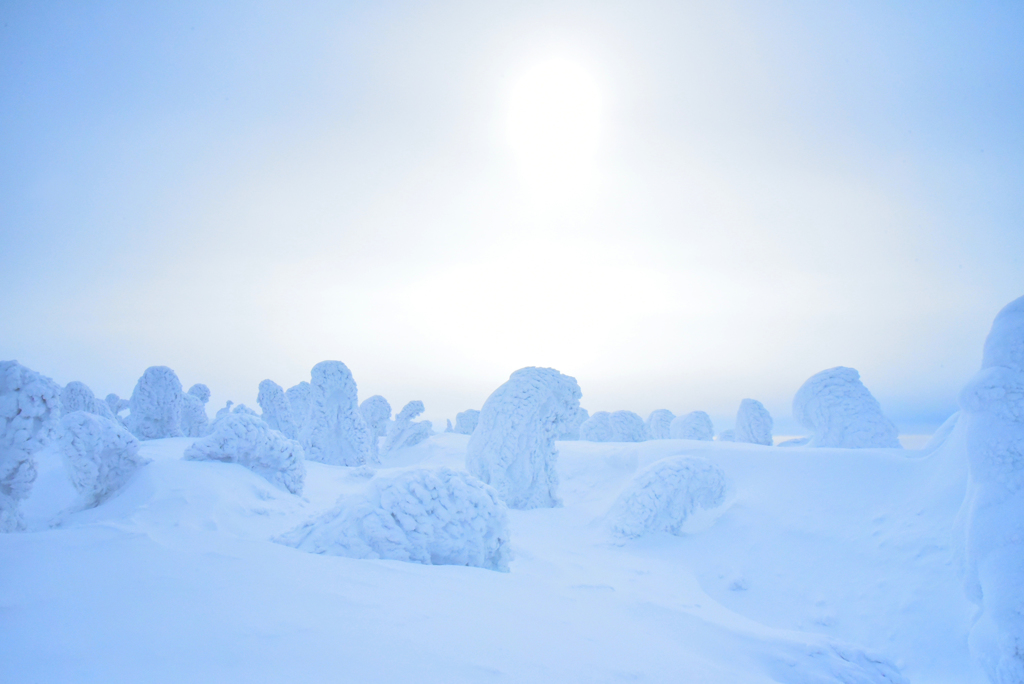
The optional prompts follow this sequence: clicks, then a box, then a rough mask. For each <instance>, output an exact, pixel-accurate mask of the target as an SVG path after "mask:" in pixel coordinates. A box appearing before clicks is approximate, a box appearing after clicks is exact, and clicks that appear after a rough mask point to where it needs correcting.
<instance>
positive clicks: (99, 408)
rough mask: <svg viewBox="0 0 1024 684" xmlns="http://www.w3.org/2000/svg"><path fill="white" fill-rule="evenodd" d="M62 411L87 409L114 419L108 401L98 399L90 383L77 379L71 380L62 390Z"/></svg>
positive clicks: (89, 411)
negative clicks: (90, 387)
mask: <svg viewBox="0 0 1024 684" xmlns="http://www.w3.org/2000/svg"><path fill="white" fill-rule="evenodd" d="M60 411H61V414H62V415H67V414H69V413H74V412H75V411H85V412H86V413H92V414H94V415H97V416H103V417H104V418H110V419H111V420H113V419H114V414H113V413H112V412H111V410H110V407H109V406H107V402H105V401H100V400H99V399H97V398H96V395H95V394H93V393H92V390H91V389H89V386H88V385H86V384H85V383H84V382H79V381H77V380H73V381H71V382H69V383H68V384H67V385H65V386H64V389H63V390H61V393H60Z"/></svg>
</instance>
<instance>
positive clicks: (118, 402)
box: [106, 392, 128, 421]
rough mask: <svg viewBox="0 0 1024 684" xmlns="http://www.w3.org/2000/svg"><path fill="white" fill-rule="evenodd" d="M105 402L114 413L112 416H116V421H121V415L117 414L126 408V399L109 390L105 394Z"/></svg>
mask: <svg viewBox="0 0 1024 684" xmlns="http://www.w3.org/2000/svg"><path fill="white" fill-rule="evenodd" d="M106 402H107V408H109V409H110V412H111V413H112V414H114V417H115V418H117V420H118V421H121V420H122V419H121V416H119V415H118V414H119V413H121V411H126V410H128V400H127V399H122V398H121V397H119V396H117V395H116V394H114V393H113V392H111V393H110V394H108V395H107V398H106Z"/></svg>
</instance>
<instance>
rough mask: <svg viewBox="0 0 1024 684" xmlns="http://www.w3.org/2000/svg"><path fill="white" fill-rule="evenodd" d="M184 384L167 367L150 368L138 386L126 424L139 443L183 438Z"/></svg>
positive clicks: (130, 401)
mask: <svg viewBox="0 0 1024 684" xmlns="http://www.w3.org/2000/svg"><path fill="white" fill-rule="evenodd" d="M181 394H182V393H181V382H180V381H179V380H178V376H177V375H175V374H174V371H173V370H171V369H170V368H168V367H167V366H150V367H149V368H147V369H146V371H145V372H144V373H143V374H142V377H141V378H139V381H138V382H137V383H135V390H134V391H133V392H132V397H131V399H129V400H128V407H129V409H131V413H129V414H128V418H127V420H126V421H125V425H127V427H128V430H130V431H131V433H132V434H133V435H135V436H136V437H138V438H139V439H162V438H164V437H181V436H182V434H181Z"/></svg>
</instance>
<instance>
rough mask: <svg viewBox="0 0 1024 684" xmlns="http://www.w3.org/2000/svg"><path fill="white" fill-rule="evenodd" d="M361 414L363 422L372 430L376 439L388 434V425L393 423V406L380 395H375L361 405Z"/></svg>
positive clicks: (371, 432)
mask: <svg viewBox="0 0 1024 684" xmlns="http://www.w3.org/2000/svg"><path fill="white" fill-rule="evenodd" d="M359 412H360V413H362V414H363V420H365V421H366V425H367V427H369V428H370V434H372V435H373V436H374V437H383V436H384V435H386V434H388V425H389V424H390V422H391V404H389V403H388V400H387V399H385V398H384V397H382V396H380V395H379V394H375V395H373V396H372V397H370V398H369V399H367V400H366V401H364V402H363V403H362V404H360V405H359Z"/></svg>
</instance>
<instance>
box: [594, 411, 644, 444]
mask: <svg viewBox="0 0 1024 684" xmlns="http://www.w3.org/2000/svg"><path fill="white" fill-rule="evenodd" d="M580 439H581V440H583V441H585V442H644V441H646V440H647V428H646V426H644V419H643V418H641V417H640V416H638V415H637V414H635V413H633V412H632V411H613V412H612V413H608V412H607V411H598V412H597V413H595V414H594V415H592V416H590V418H588V419H587V420H586V421H584V422H583V424H582V425H580Z"/></svg>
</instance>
